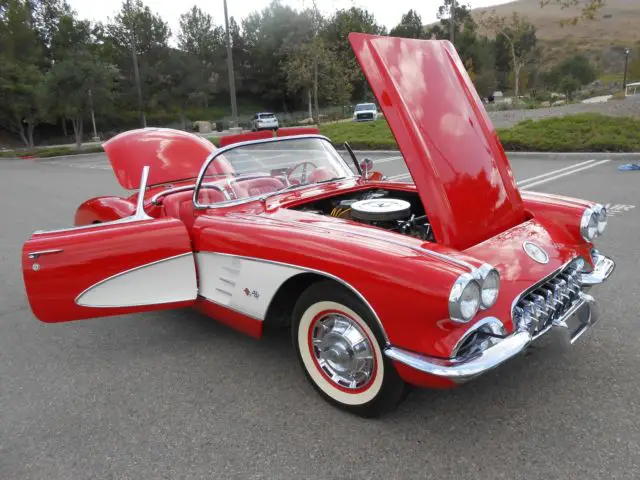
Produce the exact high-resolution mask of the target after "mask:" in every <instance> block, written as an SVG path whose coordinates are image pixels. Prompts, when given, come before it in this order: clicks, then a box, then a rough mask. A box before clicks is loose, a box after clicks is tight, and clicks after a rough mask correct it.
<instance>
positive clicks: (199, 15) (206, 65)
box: [174, 6, 224, 123]
mask: <svg viewBox="0 0 640 480" xmlns="http://www.w3.org/2000/svg"><path fill="white" fill-rule="evenodd" d="M178 48H180V49H181V50H182V51H184V52H187V53H189V54H191V55H192V56H193V57H195V59H197V60H198V62H199V64H198V63H197V62H193V60H192V59H189V60H186V59H185V60H181V61H180V62H179V64H178V66H179V67H180V68H182V67H184V66H185V65H186V63H189V64H190V66H191V68H193V70H192V76H195V75H193V74H195V73H196V72H198V73H199V74H200V75H199V79H200V82H199V83H200V85H199V86H198V91H199V92H200V93H201V98H202V99H203V100H204V105H205V107H206V106H208V105H209V103H208V99H209V93H211V92H212V91H213V88H208V87H213V86H214V85H215V84H217V80H218V74H217V73H216V71H215V68H216V66H217V65H220V64H222V63H224V62H223V58H224V56H223V50H224V29H223V28H222V27H220V26H216V25H215V24H214V23H213V18H212V17H211V15H209V14H207V13H204V12H203V11H202V10H200V9H199V8H198V7H196V6H194V7H192V8H191V10H189V11H188V12H187V13H184V14H182V15H180V31H179V32H178ZM174 57H175V55H174ZM188 81H189V83H191V82H192V79H188ZM200 87H203V88H200ZM182 121H183V123H184V114H183V115H182Z"/></svg>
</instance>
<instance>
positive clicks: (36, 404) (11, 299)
mask: <svg viewBox="0 0 640 480" xmlns="http://www.w3.org/2000/svg"><path fill="white" fill-rule="evenodd" d="M369 156H370V158H372V159H373V160H374V163H375V164H376V168H377V169H379V170H381V171H382V172H383V173H385V175H387V176H389V177H390V178H394V179H397V180H401V181H410V176H409V175H408V174H407V172H406V168H405V167H404V164H403V162H402V159H401V158H400V156H399V154H397V153H393V152H383V153H375V154H370V155H369ZM605 160H606V159H605ZM605 160H602V159H597V160H596V159H584V158H581V159H576V158H575V157H570V156H568V157H563V158H558V159H553V160H545V159H540V158H526V157H521V156H519V157H518V158H514V159H513V160H512V166H513V169H514V172H515V176H516V179H517V181H518V182H519V184H520V186H521V188H531V189H535V190H539V191H543V192H551V193H560V194H565V195H572V196H577V197H583V198H588V199H592V200H596V201H599V202H601V203H603V204H608V205H609V210H610V213H611V217H610V220H609V226H608V229H607V232H606V233H605V235H604V236H603V237H602V238H601V239H600V240H599V247H600V249H601V251H603V252H604V253H606V254H608V255H610V256H612V257H613V258H614V259H615V260H616V261H617V269H616V272H615V274H614V276H613V277H612V278H611V280H610V281H609V282H608V283H606V284H605V285H602V286H600V287H598V288H596V289H594V291H593V293H594V296H595V297H596V299H597V300H598V302H599V304H600V310H601V320H600V322H599V324H598V325H597V326H596V327H595V328H594V329H593V330H592V331H590V332H589V333H588V334H586V335H585V336H583V337H582V338H581V340H580V341H579V342H578V343H577V344H576V345H575V346H574V347H573V348H572V349H571V351H568V352H565V353H549V352H545V351H544V350H543V351H540V352H537V353H536V354H534V355H528V356H525V357H521V358H519V359H517V360H515V361H513V362H511V363H509V364H508V365H506V366H505V367H503V368H501V369H499V370H496V371H494V372H492V373H490V374H488V375H486V376H485V377H482V378H480V379H477V380H475V381H473V382H471V383H468V384H466V385H464V386H462V387H461V388H459V389H457V390H454V391H446V392H442V391H426V390H418V391H414V392H413V394H412V395H411V396H410V397H409V399H408V400H407V401H406V402H405V403H404V404H403V405H402V406H401V407H400V408H399V409H398V410H397V411H395V412H393V413H392V414H390V415H387V416H385V417H383V418H382V419H379V420H364V419H361V418H358V417H354V416H351V415H349V414H347V413H343V412H341V411H339V410H337V409H335V408H333V407H331V406H329V405H328V404H326V403H325V402H324V401H323V400H322V399H321V398H320V397H319V396H318V395H316V394H315V392H314V390H313V389H312V387H311V386H310V385H309V384H308V383H307V382H306V380H305V379H304V376H303V374H302V372H301V370H300V369H299V367H298V365H297V363H296V361H295V356H294V351H293V348H292V347H291V345H290V339H289V336H288V333H287V332H273V333H270V334H268V335H267V337H266V338H265V339H263V340H261V341H255V340H252V339H250V338H248V337H245V336H243V335H242V334H239V333H236V332H234V331H232V330H230V329H228V328H226V327H224V326H222V325H220V324H217V323H216V322H215V321H212V320H210V319H208V318H207V317H204V316H202V315H199V314H197V313H195V312H192V311H189V310H181V311H173V312H162V313H150V314H142V315H127V316H121V317H113V318H106V319H95V320H88V321H80V322H73V323H66V324H57V325H46V324H43V323H40V322H38V321H37V320H36V319H35V318H34V317H33V316H32V314H31V312H30V310H29V307H28V304H27V301H26V298H25V295H24V288H23V284H22V276H21V271H20V249H21V247H22V243H23V242H24V241H25V240H26V239H27V238H28V237H29V235H30V234H31V232H32V231H34V230H37V229H52V228H58V227H66V226H70V225H71V224H72V219H73V214H74V211H75V208H76V207H77V205H78V204H79V203H81V202H82V201H84V200H85V199H87V198H89V197H93V196H98V195H107V194H114V193H115V194H119V193H122V190H121V188H120V187H119V185H118V184H117V182H116V180H115V178H114V176H113V174H112V173H111V171H110V167H109V166H108V164H107V163H106V160H105V159H104V158H103V157H102V156H100V155H94V156H87V157H76V158H65V159H56V160H48V161H39V162H33V161H29V160H7V161H0V178H1V179H2V189H1V190H0V220H2V227H1V228H0V278H1V282H2V283H1V284H2V286H3V288H2V289H1V290H0V479H48V480H57V479H64V480H70V479H74V480H75V479H93V478H96V479H107V478H109V479H160V478H171V479H191V478H194V479H195V478H206V479H227V478H238V479H248V478H252V479H253V478H264V479H289V478H291V479H312V478H313V479H316V478H317V479H360V478H362V479H371V478H391V479H413V478H421V479H428V478H434V479H435V478H437V479H456V480H457V479H503V478H504V479H510V480H511V479H542V480H549V479H572V478H576V479H578V478H579V479H604V478H607V479H635V478H638V477H640V324H639V320H640V318H639V317H640V316H639V314H638V312H639V311H640V287H639V286H638V285H639V283H638V280H639V275H638V266H639V265H640V248H639V246H638V245H639V239H640V207H638V205H639V204H640V173H638V172H619V171H617V166H618V165H620V164H621V163H626V161H625V159H615V160H608V161H605Z"/></svg>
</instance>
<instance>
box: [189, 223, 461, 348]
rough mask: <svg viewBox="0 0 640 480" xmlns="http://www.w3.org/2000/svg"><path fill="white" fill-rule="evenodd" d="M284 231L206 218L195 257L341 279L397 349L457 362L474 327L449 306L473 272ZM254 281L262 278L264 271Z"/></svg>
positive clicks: (351, 240) (384, 248)
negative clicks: (216, 256) (456, 353)
mask: <svg viewBox="0 0 640 480" xmlns="http://www.w3.org/2000/svg"><path fill="white" fill-rule="evenodd" d="M284 223H285V222H282V221H278V220H275V219H270V218H267V217H266V216H259V215H251V216H249V215H232V214H230V215H220V216H217V215H216V216H213V215H212V216H209V215H201V216H199V217H198V218H197V219H196V222H195V224H194V230H193V232H192V238H193V242H194V250H195V251H196V252H215V253H222V254H226V255H232V256H237V257H243V258H249V259H260V260H266V261H268V262H273V263H279V264H283V265H288V266H295V267H299V268H302V269H305V270H308V271H313V272H316V273H318V272H324V273H326V274H329V276H333V277H337V278H339V279H340V280H342V281H343V282H345V283H347V284H348V285H350V286H351V287H353V288H354V289H355V290H356V291H357V292H358V293H359V294H360V295H361V296H362V297H364V298H365V299H366V300H367V302H368V303H369V304H370V306H371V308H372V309H373V311H374V313H375V315H376V316H377V317H378V318H379V320H380V322H381V324H382V326H383V328H384V332H385V334H386V337H387V339H388V341H389V343H391V344H392V345H395V346H400V347H401V348H404V349H407V350H411V351H416V352H421V353H424V354H428V355H433V356H439V357H448V356H449V355H450V353H451V351H452V349H453V347H454V345H455V342H456V341H457V339H458V338H459V337H460V335H461V331H462V330H466V329H467V328H468V325H463V324H458V323H455V322H453V321H451V320H450V318H449V310H448V298H449V293H450V290H451V286H452V285H453V283H454V282H455V280H456V279H457V278H458V276H459V275H460V274H461V273H463V272H465V271H467V270H465V269H464V268H462V267H460V266H456V265H452V264H451V263H449V262H447V261H445V260H442V259H437V258H434V257H432V256H428V255H426V254H421V253H420V252H419V251H418V250H416V249H414V248H410V247H409V246H403V245H401V244H396V243H390V242H387V241H385V240H383V239H379V240H377V239H374V238H366V239H365V238H362V237H360V238H359V237H358V236H357V235H353V234H347V233H342V232H338V231H336V230H325V229H323V228H322V227H317V226H311V225H309V224H304V223H301V222H287V223H286V225H285V224H284ZM266 270H267V269H265V271H266ZM201 274H203V272H199V275H201ZM254 274H255V275H260V273H259V271H258V270H256V272H254ZM246 287H247V286H245V285H237V286H236V287H234V288H238V289H240V290H242V289H244V288H246Z"/></svg>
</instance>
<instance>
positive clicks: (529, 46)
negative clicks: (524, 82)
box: [480, 10, 539, 102]
mask: <svg viewBox="0 0 640 480" xmlns="http://www.w3.org/2000/svg"><path fill="white" fill-rule="evenodd" d="M480 22H481V24H482V25H483V26H484V27H485V28H486V29H487V30H489V31H491V32H493V33H494V34H495V35H496V36H501V37H502V38H504V40H505V41H506V42H507V45H508V47H509V51H510V53H511V68H512V72H513V77H514V79H513V82H514V88H513V90H514V95H513V101H514V102H517V101H518V94H519V92H520V73H521V72H522V68H523V67H525V66H526V65H528V64H529V63H531V62H532V61H533V60H535V59H536V58H537V56H538V54H539V51H538V49H537V48H536V30H535V27H534V26H533V25H532V24H531V23H529V21H528V20H527V19H526V18H524V17H521V16H520V14H519V13H517V12H513V14H511V15H510V16H504V17H503V16H499V15H497V14H496V12H495V10H493V11H492V13H490V14H489V15H486V14H485V15H483V17H482V18H481V20H480Z"/></svg>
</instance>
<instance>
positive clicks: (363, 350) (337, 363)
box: [311, 313, 375, 389]
mask: <svg viewBox="0 0 640 480" xmlns="http://www.w3.org/2000/svg"><path fill="white" fill-rule="evenodd" d="M311 339H312V343H313V355H314V356H315V358H316V361H317V363H318V365H319V366H320V368H321V369H322V370H323V371H324V373H325V374H326V375H327V376H328V377H329V378H330V379H331V380H332V381H333V382H334V383H336V384H337V385H339V386H341V387H344V388H348V389H358V388H362V387H363V386H365V385H366V384H367V383H369V381H370V380H371V378H372V377H373V374H374V370H375V358H374V354H373V347H372V345H371V343H370V342H369V339H368V338H367V336H366V334H365V333H364V331H363V330H362V329H361V328H360V326H359V325H358V324H357V323H356V322H355V321H353V320H351V319H350V318H349V317H346V316H344V315H341V314H339V313H332V314H329V315H327V316H325V317H322V318H320V319H319V320H318V321H317V322H316V324H315V325H314V327H313V331H312V332H311Z"/></svg>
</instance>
